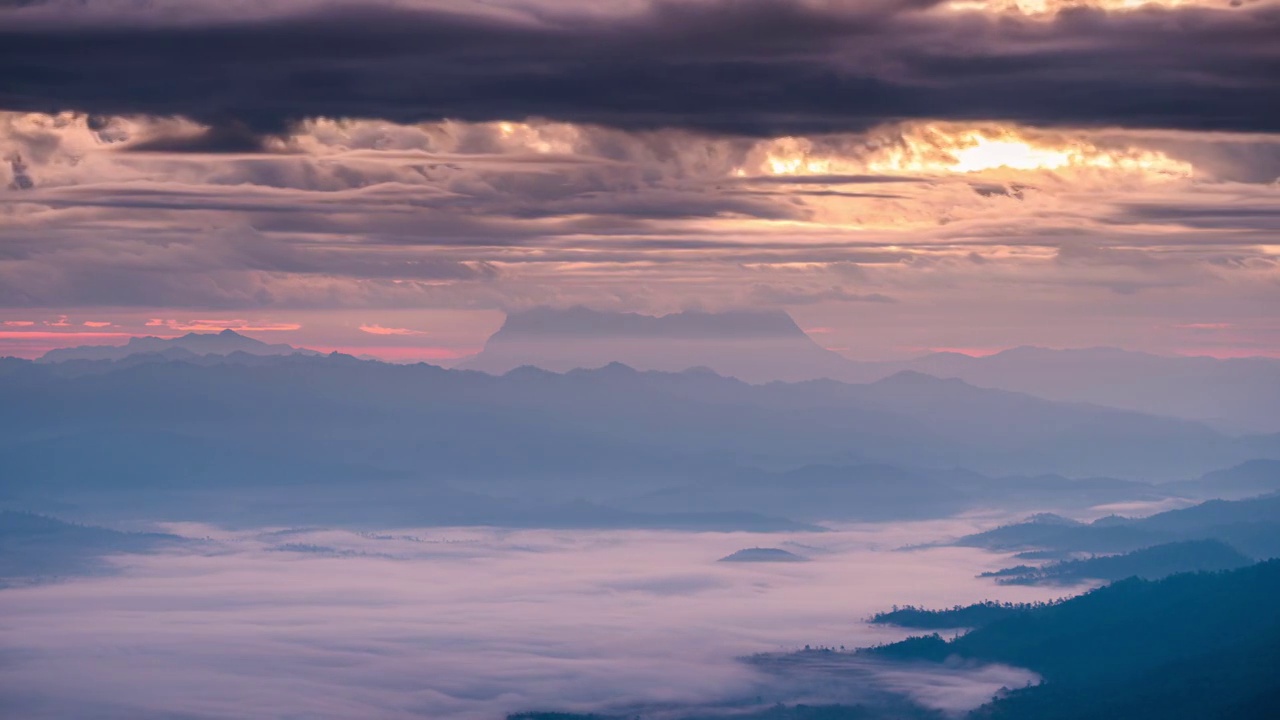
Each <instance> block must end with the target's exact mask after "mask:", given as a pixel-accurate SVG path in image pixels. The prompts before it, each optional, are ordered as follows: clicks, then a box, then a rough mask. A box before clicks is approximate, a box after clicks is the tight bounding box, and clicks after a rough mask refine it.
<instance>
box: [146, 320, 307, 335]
mask: <svg viewBox="0 0 1280 720" xmlns="http://www.w3.org/2000/svg"><path fill="white" fill-rule="evenodd" d="M146 326H147V327H164V328H169V329H170V330H179V331H181V332H222V331H223V330H234V331H235V332H290V331H293V330H300V329H301V328H302V326H301V325H299V324H298V323H273V322H254V321H250V320H245V319H243V318H234V319H230V320H214V319H199V320H164V319H162V318H151V319H150V320H148V321H147V322H146Z"/></svg>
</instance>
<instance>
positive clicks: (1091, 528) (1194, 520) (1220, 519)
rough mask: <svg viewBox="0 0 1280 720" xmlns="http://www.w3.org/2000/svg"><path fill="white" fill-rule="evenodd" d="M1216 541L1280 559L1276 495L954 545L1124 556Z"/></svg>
mask: <svg viewBox="0 0 1280 720" xmlns="http://www.w3.org/2000/svg"><path fill="white" fill-rule="evenodd" d="M1206 539H1211V540H1218V541H1221V542H1223V543H1226V544H1227V545H1230V546H1231V547H1232V548H1234V549H1236V550H1238V551H1240V552H1242V553H1244V554H1245V555H1247V556H1249V557H1252V558H1254V559H1268V558H1275V557H1280V494H1272V495H1264V496H1262V497H1257V498H1250V499H1247V500H1209V501H1206V502H1203V503H1201V504H1199V505H1194V506H1192V507H1188V508H1183V509H1181V510H1169V511H1167V512H1162V513H1157V514H1155V515H1152V516H1150V517H1145V518H1138V519H1128V518H1120V517H1104V518H1100V519H1098V520H1095V521H1093V522H1092V523H1080V522H1075V521H1071V520H1066V519H1064V518H1056V519H1054V520H1053V521H1046V520H1044V519H1042V518H1039V517H1036V518H1030V519H1029V520H1028V521H1025V522H1021V523H1017V524H1014V525H1005V526H1002V527H998V528H995V529H993V530H988V531H986V532H981V533H977V534H974V535H968V536H966V537H963V538H960V539H959V540H957V541H956V544H958V545H964V546H969V547H982V548H988V549H991V550H997V551H1001V552H1009V551H1018V550H1024V551H1044V550H1048V551H1054V552H1056V553H1059V554H1062V553H1079V552H1086V553H1123V552H1130V551H1134V550H1139V549H1142V548H1149V547H1151V546H1153V545H1159V544H1162V543H1172V542H1181V541H1187V540H1206Z"/></svg>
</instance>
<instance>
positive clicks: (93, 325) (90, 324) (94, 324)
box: [83, 320, 111, 328]
mask: <svg viewBox="0 0 1280 720" xmlns="http://www.w3.org/2000/svg"><path fill="white" fill-rule="evenodd" d="M83 324H84V326H85V327H91V328H104V327H111V323H109V322H97V321H94V320H85V321H84V323H83Z"/></svg>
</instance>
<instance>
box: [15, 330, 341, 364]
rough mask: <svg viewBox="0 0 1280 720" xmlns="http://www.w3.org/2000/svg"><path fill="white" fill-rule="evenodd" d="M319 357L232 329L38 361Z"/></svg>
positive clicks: (78, 350) (66, 352)
mask: <svg viewBox="0 0 1280 720" xmlns="http://www.w3.org/2000/svg"><path fill="white" fill-rule="evenodd" d="M233 353H246V354H249V355H294V354H301V355H319V354H320V353H318V352H316V351H315V350H308V349H306V348H296V347H293V346H292V345H286V344H284V343H265V342H262V341H261V340H255V339H254V338H251V337H248V336H245V335H241V334H240V333H238V332H236V331H235V330H223V331H222V332H219V333H197V332H191V333H187V334H186V335H182V336H179V337H176V338H159V337H151V336H148V337H135V338H129V342H127V343H125V344H124V345H84V346H81V347H73V348H60V349H57V350H50V351H49V352H47V353H45V354H44V356H43V357H41V358H40V362H46V363H61V362H68V361H77V360H78V361H95V360H124V359H126V358H129V357H132V356H135V355H155V356H159V357H161V358H164V359H166V360H188V359H193V358H198V357H203V356H206V355H231V354H233Z"/></svg>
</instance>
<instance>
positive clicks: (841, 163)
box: [0, 0, 1280, 363]
mask: <svg viewBox="0 0 1280 720" xmlns="http://www.w3.org/2000/svg"><path fill="white" fill-rule="evenodd" d="M1277 110H1280V2H1277V0H1253V1H1250V0H1243V1H1241V0H1237V1H1235V2H1220V1H1218V0H1213V1H1208V0H1183V1H1174V0H1160V1H1159V2H1154V3H1138V2H1134V1H1133V0H1102V1H1101V2H1089V1H1085V2H1070V3H1067V2H1058V1H1057V0H1021V1H1013V2H1004V1H1000V0H996V1H991V2H986V1H983V0H951V1H950V2H939V1H934V0H860V1H857V2H855V1H853V0H683V1H675V0H665V1H655V2H648V1H645V0H616V1H612V2H601V1H600V0H592V1H590V2H588V0H491V1H488V2H480V1H467V0H449V1H445V0H348V1H346V2H302V1H301V0H276V1H272V2H248V1H247V0H244V1H231V2H228V1H226V0H222V1H219V2H213V1H212V0H181V1H179V0H17V1H14V0H0V323H2V325H0V354H12V355H19V356H24V357H33V356H38V355H39V354H41V353H43V352H45V351H47V350H48V349H50V348H53V347H61V346H68V345H80V344H106V343H111V344H119V343H123V342H124V341H125V340H127V338H128V337H129V336H133V335H161V336H166V335H179V334H182V333H184V332H191V331H197V332H204V331H211V330H220V329H223V328H232V329H236V330H238V331H241V332H244V333H245V334H249V335H252V336H254V337H258V338H260V339H263V340H267V341H270V342H288V343H290V344H293V345H300V346H307V347H313V348H318V349H323V350H341V351H344V352H352V353H354V354H365V355H373V356H376V357H382V358H385V359H390V360H426V361H429V362H444V363H448V362H452V361H456V360H457V359H458V358H460V357H464V356H466V355H468V354H471V353H474V352H476V351H478V350H479V349H480V347H481V346H482V345H483V343H484V340H485V338H486V337H487V336H488V335H489V334H490V333H492V332H493V331H494V330H495V329H497V327H498V326H499V325H500V324H501V322H502V319H503V317H504V313H505V312H506V311H508V310H518V309H524V308H529V307H534V306H541V305H551V306H561V307H563V306H571V305H586V306H589V307H593V308H597V309H608V310H621V311H632V312H642V313H649V314H662V313H668V312H675V311H680V310H687V309H704V310H721V309H730V308H734V309H737V308H769V309H776V308H781V309H784V310H786V311H788V312H790V313H791V314H792V315H793V316H794V317H795V318H796V319H797V321H798V322H799V324H800V325H801V327H803V328H805V329H807V330H809V331H810V332H811V333H812V334H813V336H814V337H815V339H817V340H818V341H819V342H821V343H822V344H823V345H825V346H827V347H829V348H832V349H834V350H837V351H838V352H841V353H844V354H846V355H849V356H850V357H855V358H868V359H870V358H887V357H904V356H910V355H917V354H921V353H925V352H929V351H932V350H939V349H954V350H960V351H965V352H971V353H979V354H980V353H989V352H994V351H997V350H1000V349H1003V348H1008V347H1012V346H1017V345H1026V344H1033V345H1043V346H1049V347H1082V346H1096V345H1110V346H1120V347H1126V348H1131V349H1137V350H1146V351H1152V352H1159V353H1184V354H1209V355H1215V356H1221V357H1232V356H1243V355H1270V356H1280V312H1277V310H1278V309H1280V238H1278V237H1277V234H1276V231H1277V229H1280V182H1278V178H1280V113H1278V112H1277Z"/></svg>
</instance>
